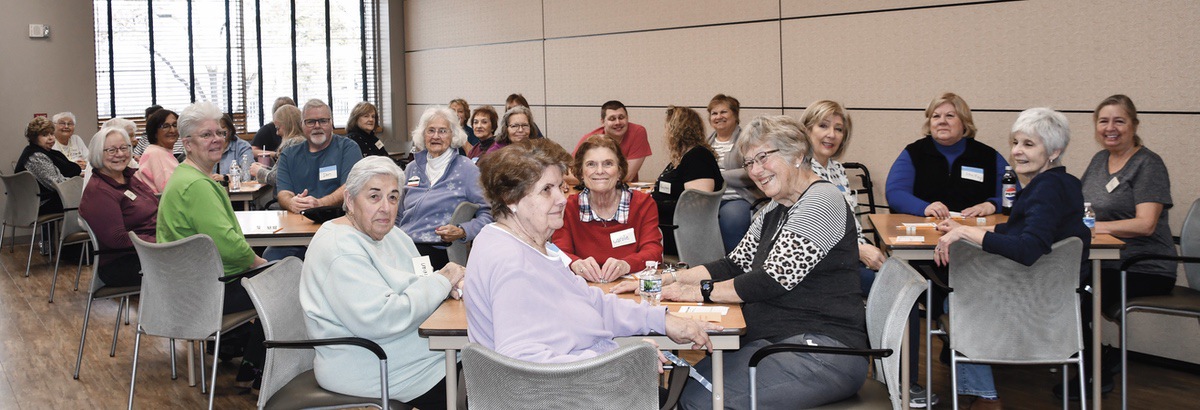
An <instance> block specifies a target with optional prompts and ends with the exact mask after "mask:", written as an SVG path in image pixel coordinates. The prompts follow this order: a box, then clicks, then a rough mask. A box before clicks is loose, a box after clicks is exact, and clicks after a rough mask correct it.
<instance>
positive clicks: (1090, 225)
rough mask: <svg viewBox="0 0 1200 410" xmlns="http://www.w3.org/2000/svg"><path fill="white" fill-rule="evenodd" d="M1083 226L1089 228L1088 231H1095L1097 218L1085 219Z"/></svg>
mask: <svg viewBox="0 0 1200 410" xmlns="http://www.w3.org/2000/svg"><path fill="white" fill-rule="evenodd" d="M1083 225H1084V226H1086V227H1088V229H1095V228H1096V218H1088V217H1086V216H1085V217H1083Z"/></svg>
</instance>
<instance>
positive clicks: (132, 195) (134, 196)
mask: <svg viewBox="0 0 1200 410" xmlns="http://www.w3.org/2000/svg"><path fill="white" fill-rule="evenodd" d="M125 197H126V198H129V200H130V201H136V200H137V194H135V193H133V191H130V190H128V189H126V190H125Z"/></svg>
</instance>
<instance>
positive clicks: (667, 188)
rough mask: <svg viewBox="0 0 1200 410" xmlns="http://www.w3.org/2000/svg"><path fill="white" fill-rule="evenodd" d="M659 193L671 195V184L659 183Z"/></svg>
mask: <svg viewBox="0 0 1200 410" xmlns="http://www.w3.org/2000/svg"><path fill="white" fill-rule="evenodd" d="M658 192H662V193H664V194H667V195H671V183H670V182H667V181H658Z"/></svg>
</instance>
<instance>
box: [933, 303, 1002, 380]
mask: <svg viewBox="0 0 1200 410" xmlns="http://www.w3.org/2000/svg"><path fill="white" fill-rule="evenodd" d="M943 310H945V311H946V312H949V311H950V300H946V302H945V304H944V305H943ZM950 337H954V335H953V334H951V335H950ZM957 368H958V394H966V395H970V396H979V397H985V398H989V399H994V398H996V397H999V396H998V395H997V393H996V381H995V380H994V379H992V366H990V365H986V364H975V363H959V365H958V366H957Z"/></svg>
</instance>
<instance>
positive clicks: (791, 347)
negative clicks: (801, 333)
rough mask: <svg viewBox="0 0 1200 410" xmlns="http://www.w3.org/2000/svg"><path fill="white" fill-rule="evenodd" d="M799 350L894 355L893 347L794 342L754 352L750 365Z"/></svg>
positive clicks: (852, 354) (863, 354) (854, 354)
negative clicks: (881, 347) (814, 344)
mask: <svg viewBox="0 0 1200 410" xmlns="http://www.w3.org/2000/svg"><path fill="white" fill-rule="evenodd" d="M784 352H798V353H826V354H840V355H850V356H878V357H888V356H891V355H892V349H853V348H849V347H834V346H809V345H802V344H794V343H780V344H774V345H770V346H767V347H764V348H762V349H758V351H757V352H754V355H753V356H750V367H758V362H760V361H762V359H764V358H766V357H767V356H770V355H773V354H775V353H784Z"/></svg>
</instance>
